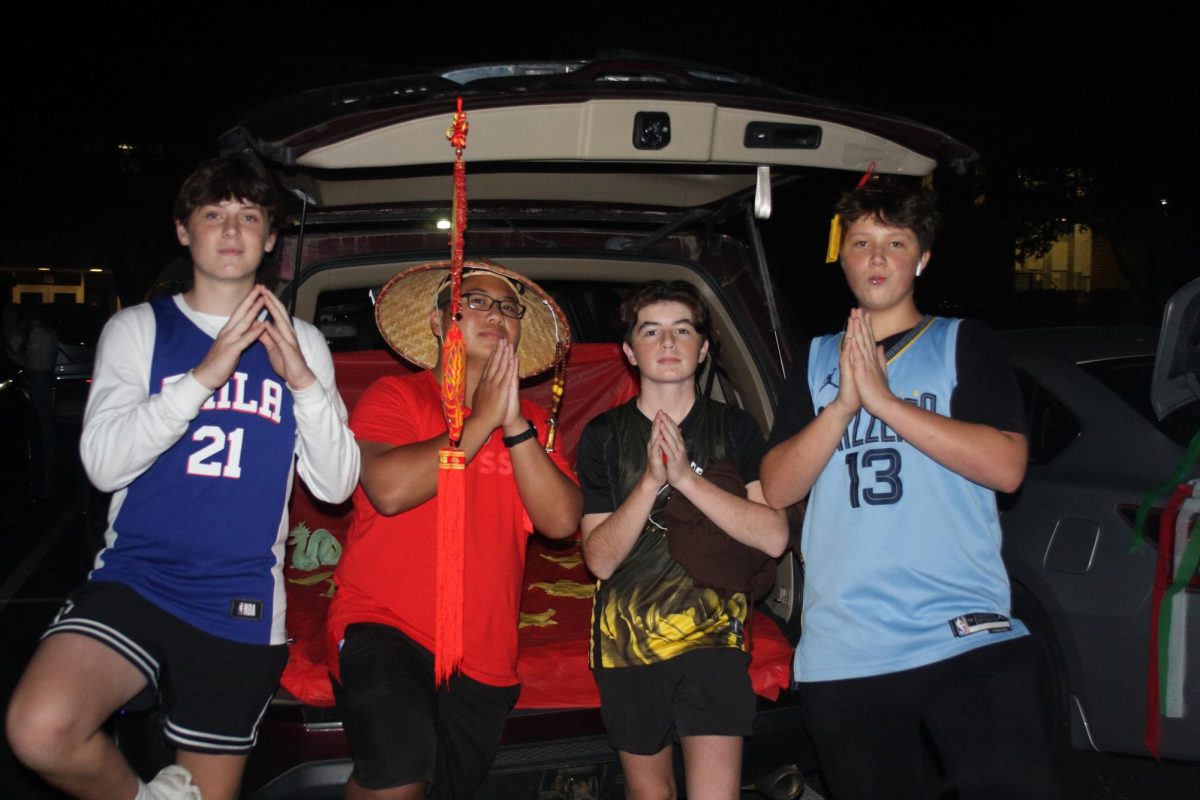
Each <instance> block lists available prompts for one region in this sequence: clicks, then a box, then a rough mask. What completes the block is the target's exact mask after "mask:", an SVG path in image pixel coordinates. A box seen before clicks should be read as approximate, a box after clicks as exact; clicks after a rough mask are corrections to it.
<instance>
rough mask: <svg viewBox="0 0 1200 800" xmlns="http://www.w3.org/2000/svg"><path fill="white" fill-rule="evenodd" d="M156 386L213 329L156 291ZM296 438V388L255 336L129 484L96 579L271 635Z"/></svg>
mask: <svg viewBox="0 0 1200 800" xmlns="http://www.w3.org/2000/svg"><path fill="white" fill-rule="evenodd" d="M151 305H152V307H153V310H154V321H155V340H154V355H153V363H152V365H151V369H150V386H149V387H148V389H149V393H150V394H152V395H153V394H157V393H158V392H159V391H161V389H162V387H163V386H165V385H166V384H168V383H170V382H172V381H175V380H179V379H180V378H182V377H183V376H184V375H186V374H187V372H188V370H190V369H192V368H193V367H195V366H196V365H198V364H199V363H200V362H201V361H202V360H203V359H204V356H205V355H206V354H207V353H208V351H209V349H210V348H211V347H212V344H213V338H212V337H211V336H209V335H208V334H207V333H205V332H204V331H203V330H201V329H200V328H199V327H197V326H196V324H195V323H194V322H192V321H191V320H190V319H188V318H187V317H186V316H185V315H184V314H183V312H182V311H181V310H180V309H179V308H178V307H177V306H176V304H175V300H174V298H171V297H165V298H159V299H157V300H155V301H153V302H152V304H151ZM295 448H296V423H295V418H294V416H293V410H292V394H291V391H290V390H288V388H287V386H286V384H285V383H284V381H283V379H282V378H280V377H279V376H278V375H277V374H276V373H275V370H274V369H273V368H272V367H271V364H270V361H269V359H268V357H267V352H266V349H265V348H264V347H263V346H262V345H261V344H260V343H257V342H256V343H255V344H254V345H252V346H251V347H249V348H248V349H247V350H246V351H245V352H244V353H243V354H242V357H241V359H240V360H239V361H238V366H237V368H236V370H235V371H234V374H233V376H232V377H231V378H230V379H229V381H228V382H227V383H226V384H225V385H224V386H222V387H221V388H220V389H219V390H217V391H216V392H215V393H214V394H213V395H212V397H210V398H209V399H208V401H206V402H205V403H204V405H203V406H202V407H201V409H200V413H199V415H197V417H196V418H195V419H194V420H192V422H191V424H190V425H189V426H188V429H187V432H186V433H185V434H184V435H183V436H182V437H181V438H180V439H179V441H177V442H176V443H175V444H174V445H173V446H171V447H170V448H169V449H167V450H166V451H165V452H164V453H162V455H160V456H159V457H158V459H157V460H156V461H155V462H154V463H153V464H152V465H151V466H150V468H149V469H147V470H146V471H145V472H144V473H142V474H141V475H140V476H138V478H137V479H135V480H134V481H133V483H132V484H130V486H129V488H128V492H127V494H126V496H125V499H124V502H123V503H122V504H121V507H120V510H119V511H118V512H117V516H116V518H115V519H113V520H112V531H110V541H109V544H108V547H107V548H106V549H105V550H103V551H102V552H101V553H100V555H99V556H98V557H97V560H96V564H97V566H96V569H95V570H94V571H93V572H92V576H91V577H92V579H93V580H111V581H118V582H120V583H123V584H125V585H127V586H129V587H131V588H133V589H134V590H136V591H137V592H138V593H140V594H141V595H142V596H144V597H145V598H146V599H148V600H150V601H151V602H153V603H154V604H155V605H157V606H159V607H160V608H162V609H163V610H165V611H168V612H170V613H171V614H174V615H175V616H177V617H179V618H180V619H182V620H184V621H185V622H188V623H190V624H192V625H195V626H196V627H197V628H200V629H201V630H204V631H206V632H207V633H210V634H212V635H214V636H219V637H221V638H224V639H230V640H234V641H239V642H245V643H250V644H267V643H270V641H271V638H272V637H271V634H272V623H273V622H275V623H277V624H278V623H280V622H281V620H276V619H275V611H276V609H277V608H278V609H280V610H282V608H283V587H282V575H281V564H282V559H283V552H284V551H283V542H282V540H281V531H282V530H284V529H285V528H286V526H285V525H282V524H281V518H282V515H283V514H284V513H286V503H287V497H288V493H289V490H290V486H291V481H292V463H293V458H294V452H295Z"/></svg>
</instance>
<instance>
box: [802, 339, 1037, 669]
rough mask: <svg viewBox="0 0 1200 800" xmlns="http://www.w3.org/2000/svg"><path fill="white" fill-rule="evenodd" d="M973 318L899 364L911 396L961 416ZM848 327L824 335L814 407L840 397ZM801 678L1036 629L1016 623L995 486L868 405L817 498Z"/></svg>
mask: <svg viewBox="0 0 1200 800" xmlns="http://www.w3.org/2000/svg"><path fill="white" fill-rule="evenodd" d="M958 326H959V320H948V319H941V318H937V319H934V320H933V321H932V323H931V324H930V325H929V327H928V328H926V329H925V331H924V332H923V333H922V334H920V335H919V336H918V337H917V338H915V339H914V340H912V341H911V342H910V343H909V344H908V346H907V347H905V348H904V349H902V350H900V352H898V353H897V354H895V355H894V357H893V358H892V360H891V362H890V363H889V364H888V385H889V387H890V388H891V390H892V392H893V393H894V394H895V395H896V396H898V397H900V398H901V399H903V400H904V401H905V402H908V403H913V404H915V405H917V406H920V407H921V408H923V409H925V410H927V411H932V412H935V413H937V414H941V415H942V416H949V415H950V396H951V393H952V392H953V390H954V386H955V382H956V376H955V364H956V360H955V351H956V345H957V338H958ZM840 341H841V336H840V335H837V336H825V337H821V338H819V339H815V340H814V341H813V342H812V346H811V350H810V352H809V360H808V385H809V389H810V391H811V393H812V398H813V411H814V413H820V410H821V409H822V408H824V407H825V406H827V405H829V404H830V403H831V402H833V399H834V398H835V397H836V396H837V392H838V384H839V382H840V375H839V372H838V347H839V343H840ZM802 550H803V553H804V559H805V564H806V572H805V583H804V631H803V635H802V636H801V638H800V644H799V646H798V647H797V649H796V660H795V677H796V680H798V681H804V682H809V681H826V680H840V679H845V678H859V677H866V676H871V675H882V674H887V673H891V672H898V671H900V670H905V669H911V668H913V667H919V666H923V665H926V664H932V663H934V662H937V661H942V660H944V659H946V658H950V657H952V656H955V655H958V654H960V653H963V652H966V651H968V650H971V649H974V648H976V647H980V646H983V645H987V644H994V643H997V642H1000V641H1003V640H1005V639H1009V638H1012V637H1015V636H1021V635H1024V634H1025V632H1026V631H1025V627H1024V626H1023V625H1022V624H1021V623H1020V622H1017V621H1012V622H1011V625H1010V621H1009V619H1008V615H1009V584H1008V575H1007V574H1006V572H1005V570H1004V564H1003V563H1002V562H1001V560H1000V523H999V516H998V513H997V510H996V497H995V493H994V492H992V491H991V490H990V489H987V488H985V487H983V486H980V485H978V484H976V483H973V482H971V481H969V480H967V479H966V478H963V477H960V476H959V475H956V474H955V473H953V472H951V471H950V470H948V469H946V468H944V467H942V466H940V465H938V464H937V463H936V462H934V461H933V460H932V459H930V458H929V457H928V456H925V455H924V454H922V453H921V452H920V451H918V450H917V449H916V448H915V447H913V446H912V445H910V444H909V443H908V442H906V441H904V440H903V439H901V438H900V437H899V436H897V435H896V433H895V432H894V431H892V430H890V429H889V428H888V427H887V426H886V425H884V424H883V423H882V422H880V421H879V420H877V419H875V418H874V417H872V416H871V415H870V414H868V413H867V412H866V410H865V409H862V410H860V411H859V413H858V415H857V416H856V417H855V418H854V419H853V420H852V421H851V422H850V425H849V426H848V427H847V429H846V432H845V434H844V435H843V436H842V440H841V442H839V444H838V447H837V450H836V451H835V452H834V454H833V457H832V458H831V459H830V461H829V463H828V464H827V465H826V466H825V469H824V470H823V471H822V472H821V475H820V477H819V478H818V479H817V481H816V483H815V484H814V486H813V489H812V494H811V496H810V498H809V505H808V511H807V514H806V516H805V519H804V536H803V540H802Z"/></svg>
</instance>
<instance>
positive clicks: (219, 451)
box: [187, 425, 245, 478]
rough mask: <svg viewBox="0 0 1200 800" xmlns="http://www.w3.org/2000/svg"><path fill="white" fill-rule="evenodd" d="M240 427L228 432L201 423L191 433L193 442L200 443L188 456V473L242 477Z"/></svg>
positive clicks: (217, 476)
mask: <svg viewBox="0 0 1200 800" xmlns="http://www.w3.org/2000/svg"><path fill="white" fill-rule="evenodd" d="M243 435H245V431H244V430H243V429H242V428H234V429H233V430H232V431H230V432H229V433H228V434H227V433H225V431H223V430H221V428H219V427H218V426H216V425H202V426H201V427H199V428H197V429H196V432H195V433H193V434H192V441H193V442H200V443H202V445H203V446H202V447H200V448H199V449H198V450H196V452H194V453H192V454H191V455H190V456H188V460H187V472H188V475H199V476H202V477H206V478H240V477H242V436H243Z"/></svg>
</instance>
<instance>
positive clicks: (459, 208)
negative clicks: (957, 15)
mask: <svg viewBox="0 0 1200 800" xmlns="http://www.w3.org/2000/svg"><path fill="white" fill-rule="evenodd" d="M446 138H447V139H449V140H450V144H451V146H452V147H453V148H454V200H453V206H452V209H451V211H452V217H453V222H452V224H451V230H450V329H449V330H448V331H446V336H445V338H444V340H443V342H442V375H441V378H442V411H443V413H444V414H445V417H446V429H447V431H448V433H449V435H450V444H449V447H447V448H445V449H442V450H439V451H438V488H437V499H438V518H437V519H438V521H437V537H438V538H437V553H438V555H437V604H436V611H435V613H436V616H437V619H436V628H435V635H434V650H433V670H434V680H435V681H436V682H437V684H438V685H439V686H440V685H441V684H443V683H445V682H447V681H449V680H450V678H451V676H453V675H454V673H455V672H457V671H458V669H459V666H460V665H461V664H462V657H463V604H464V594H465V593H464V588H463V583H464V580H463V559H464V554H465V551H466V545H465V536H466V502H467V498H466V473H465V470H466V466H467V457H466V453H464V452H463V451H462V450H460V449H459V443H460V442H461V441H462V430H463V417H464V411H465V406H466V391H467V387H466V376H467V352H466V350H467V348H466V345H465V343H464V342H463V338H462V330H461V329H460V328H459V327H458V319H459V316H460V314H461V311H462V272H463V234H464V232H465V231H466V229H467V169H466V165H465V164H464V163H463V159H462V153H463V150H464V149H465V148H466V146H467V115H466V114H465V113H463V110H462V98H461V97H460V98H458V109H457V111H456V112H455V114H454V122H453V124H452V125H451V126H450V129H449V130H447V131H446Z"/></svg>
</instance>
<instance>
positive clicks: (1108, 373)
mask: <svg viewBox="0 0 1200 800" xmlns="http://www.w3.org/2000/svg"><path fill="white" fill-rule="evenodd" d="M1079 366H1080V367H1081V368H1082V369H1084V370H1085V371H1087V372H1088V373H1090V374H1091V375H1092V376H1093V377H1095V378H1096V379H1098V380H1099V381H1100V382H1102V383H1103V384H1104V385H1105V386H1107V387H1108V388H1109V389H1112V390H1113V392H1114V393H1116V394H1117V395H1119V396H1120V397H1121V399H1123V400H1124V401H1125V402H1126V403H1128V404H1129V406H1130V407H1131V408H1133V409H1134V410H1136V411H1137V412H1138V413H1139V414H1141V415H1142V416H1143V417H1145V418H1146V420H1148V421H1149V422H1150V424H1152V425H1154V427H1156V428H1158V429H1159V430H1160V431H1162V432H1163V433H1164V434H1165V435H1166V436H1167V437H1169V438H1170V439H1171V440H1172V441H1174V442H1175V443H1177V444H1179V445H1180V446H1183V447H1186V446H1187V443H1188V442H1190V441H1191V440H1192V437H1193V436H1195V435H1196V433H1197V431H1200V400H1198V401H1196V402H1193V403H1189V404H1188V405H1186V406H1184V407H1182V408H1179V409H1176V410H1175V411H1173V412H1172V413H1171V414H1169V415H1167V418H1166V419H1164V420H1159V419H1158V418H1157V417H1155V416H1154V408H1153V407H1152V406H1151V405H1150V379H1151V375H1152V373H1153V372H1154V359H1153V358H1152V357H1149V356H1138V357H1131V358H1116V359H1111V360H1107V361H1093V362H1090V363H1086V364H1080V365H1079Z"/></svg>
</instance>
